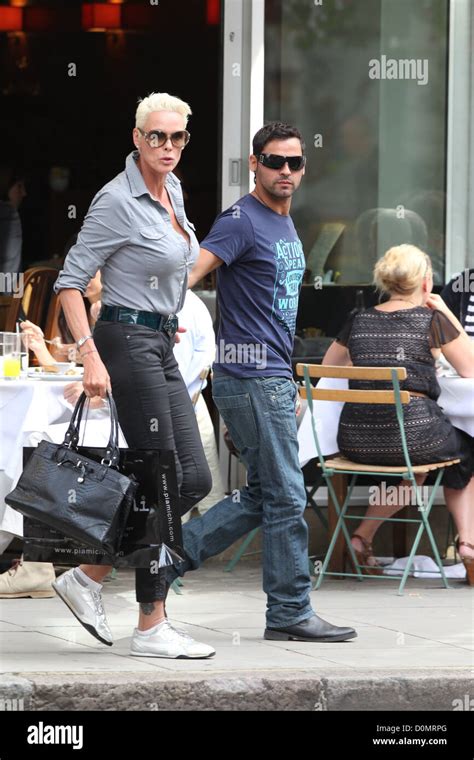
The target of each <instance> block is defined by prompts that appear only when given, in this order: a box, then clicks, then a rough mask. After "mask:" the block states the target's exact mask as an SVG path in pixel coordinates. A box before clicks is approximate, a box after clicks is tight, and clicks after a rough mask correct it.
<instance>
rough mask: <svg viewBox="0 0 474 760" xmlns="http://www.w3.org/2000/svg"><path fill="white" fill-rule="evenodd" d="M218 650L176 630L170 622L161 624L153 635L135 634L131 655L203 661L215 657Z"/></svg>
mask: <svg viewBox="0 0 474 760" xmlns="http://www.w3.org/2000/svg"><path fill="white" fill-rule="evenodd" d="M215 653H216V650H215V649H213V648H212V647H210V646H209V645H208V644H202V643H201V642H200V641H195V640H194V639H193V638H192V637H191V636H190V635H189V634H188V633H185V631H182V630H179V631H178V630H176V628H173V626H172V625H171V624H170V622H169V621H168V620H164V621H163V622H162V623H160V624H159V625H158V627H157V629H156V630H154V632H153V633H150V634H148V635H146V632H143V633H142V632H141V631H138V629H137V628H135V630H134V632H133V638H132V643H131V646H130V654H132V655H135V656H136V657H168V658H173V659H175V658H178V657H180V658H193V659H203V658H206V657H213V656H214V655H215Z"/></svg>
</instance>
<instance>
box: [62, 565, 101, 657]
mask: <svg viewBox="0 0 474 760" xmlns="http://www.w3.org/2000/svg"><path fill="white" fill-rule="evenodd" d="M51 585H52V587H53V588H54V590H55V591H56V593H57V595H58V596H59V597H60V598H61V599H62V600H63V602H64V603H65V604H67V606H68V607H69V609H70V610H71V612H72V614H73V615H74V616H75V617H76V618H77V620H79V622H80V623H82V625H83V626H84V628H85V629H86V631H88V632H89V633H91V634H92V636H95V638H96V639H99V641H101V642H102V644H107V646H109V647H111V646H112V644H113V643H114V640H113V636H112V632H111V630H110V628H109V626H108V624H107V619H106V617H105V612H104V607H103V604H102V595H101V593H100V591H95V590H94V589H92V588H91V587H90V586H83V585H82V583H80V582H79V581H78V580H77V578H76V576H75V575H74V568H72V569H71V570H68V571H67V572H66V573H63V574H62V575H60V576H59V578H57V579H56V581H55V582H54V583H52V584H51Z"/></svg>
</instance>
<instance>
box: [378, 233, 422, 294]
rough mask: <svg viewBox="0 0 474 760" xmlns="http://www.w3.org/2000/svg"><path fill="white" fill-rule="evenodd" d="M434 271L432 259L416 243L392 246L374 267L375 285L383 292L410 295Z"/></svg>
mask: <svg viewBox="0 0 474 760" xmlns="http://www.w3.org/2000/svg"><path fill="white" fill-rule="evenodd" d="M430 272H432V266H431V259H430V257H429V256H428V254H427V253H425V252H424V251H421V250H420V249H419V248H417V247H416V245H396V246H394V247H393V248H390V249H389V250H388V251H387V252H386V254H385V255H384V256H382V258H381V259H379V260H378V261H377V263H376V265H375V267H374V285H375V286H376V288H377V290H379V291H380V292H381V293H389V294H392V293H399V294H403V295H410V294H411V293H414V292H415V290H416V289H417V288H418V287H420V285H421V283H422V282H423V279H424V278H425V277H426V275H427V274H429V273H430Z"/></svg>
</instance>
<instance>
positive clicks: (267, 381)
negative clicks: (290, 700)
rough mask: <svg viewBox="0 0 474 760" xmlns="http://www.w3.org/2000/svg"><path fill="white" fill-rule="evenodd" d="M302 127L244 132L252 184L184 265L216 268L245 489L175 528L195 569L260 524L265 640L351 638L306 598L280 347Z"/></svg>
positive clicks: (290, 279)
mask: <svg viewBox="0 0 474 760" xmlns="http://www.w3.org/2000/svg"><path fill="white" fill-rule="evenodd" d="M305 163H306V159H305V156H304V142H303V138H302V135H301V133H300V132H299V131H298V129H296V128H295V127H292V126H290V125H288V124H282V123H278V122H274V123H271V124H268V125H266V126H265V127H263V128H262V129H260V130H259V131H258V132H257V134H256V135H255V137H254V140H253V154H252V155H251V156H250V169H251V171H253V172H254V174H255V189H254V190H253V192H251V193H249V194H248V195H246V196H244V197H243V198H241V199H240V200H239V201H238V202H237V203H236V204H235V205H234V206H232V207H231V208H229V209H227V210H226V211H224V212H223V213H222V214H220V216H218V218H217V219H216V221H215V223H214V225H213V227H212V229H211V231H210V232H209V234H208V236H207V237H206V239H205V240H204V241H203V242H202V244H201V250H200V254H199V258H198V261H197V263H196V265H195V267H194V269H193V270H192V272H191V275H190V282H189V285H190V287H192V286H193V285H194V284H195V283H196V282H198V281H199V280H200V279H201V278H202V277H204V276H205V275H206V274H208V273H209V272H211V271H213V270H217V294H218V300H219V307H220V326H219V334H218V340H217V356H216V361H215V363H214V378H213V397H214V401H215V403H216V405H217V407H218V409H219V412H220V414H221V416H222V418H223V420H224V422H225V424H226V426H227V428H228V429H229V432H230V435H231V437H232V440H233V442H234V444H235V445H236V447H237V448H238V449H239V453H240V457H241V460H242V461H243V462H244V464H245V466H246V468H247V485H246V486H245V488H242V489H241V490H240V492H239V498H238V499H236V498H235V494H234V495H233V496H230V497H227V498H226V499H223V500H222V501H220V502H219V503H218V504H216V505H215V506H214V507H212V508H211V509H210V510H209V511H208V512H207V513H206V514H205V515H204V516H203V517H201V518H200V519H197V520H191V521H190V522H189V523H188V524H186V525H185V526H184V548H185V554H186V557H185V560H184V562H183V563H182V564H181V565H180V566H179V567H178V568H173V569H170V570H169V571H168V580H169V581H172V580H173V579H174V578H175V577H176V576H177V575H178V574H180V575H183V574H184V572H186V570H190V569H195V568H197V567H199V565H200V564H201V563H202V562H203V561H204V560H205V559H207V558H208V557H211V556H213V555H215V554H218V553H220V552H222V551H223V550H224V549H226V548H227V547H228V546H230V545H231V544H232V543H233V542H234V541H236V540H237V539H238V538H240V537H241V536H243V535H245V534H246V533H248V532H249V531H251V530H253V529H254V528H257V527H260V526H262V528H263V531H262V532H263V589H264V591H265V592H266V594H267V614H266V623H267V625H266V629H265V634H264V637H265V638H266V639H273V640H283V641H291V640H293V641H313V642H323V641H328V642H329V641H345V640H346V639H351V638H354V637H355V636H356V635H357V634H356V632H355V631H354V630H353V629H352V628H348V627H339V626H335V625H332V624H331V623H328V622H327V621H325V620H323V619H322V618H320V617H318V616H317V615H316V614H315V612H314V611H313V609H312V607H311V603H310V598H309V594H310V591H311V582H310V577H309V572H308V531H307V526H306V522H305V520H304V517H303V514H304V510H305V506H306V490H305V487H304V481H303V475H302V472H301V468H300V465H299V459H298V440H297V428H296V414H295V411H296V400H297V388H296V385H295V383H294V381H293V379H292V366H291V353H292V348H293V339H294V332H295V325H296V314H297V309H298V296H299V291H300V286H301V282H302V279H303V274H304V270H305V258H304V254H303V248H302V245H301V241H300V240H299V238H298V235H297V232H296V230H295V227H294V225H293V221H292V219H291V217H290V215H289V212H290V206H291V199H292V196H293V193H294V192H295V191H296V190H297V189H298V187H299V186H300V184H301V180H302V178H303V175H304V170H305Z"/></svg>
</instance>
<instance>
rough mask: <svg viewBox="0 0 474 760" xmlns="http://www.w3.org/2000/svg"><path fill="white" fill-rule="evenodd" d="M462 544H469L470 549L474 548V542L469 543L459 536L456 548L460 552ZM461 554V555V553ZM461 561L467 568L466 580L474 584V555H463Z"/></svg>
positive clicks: (470, 584) (471, 584)
mask: <svg viewBox="0 0 474 760" xmlns="http://www.w3.org/2000/svg"><path fill="white" fill-rule="evenodd" d="M460 546H467V547H468V548H469V549H474V546H473V544H469V543H468V542H467V541H460V540H459V538H458V539H457V540H456V549H457V551H458V554H459V547H460ZM459 556H460V557H461V555H460V554H459ZM461 562H462V563H463V565H464V567H465V568H466V580H467V582H468V584H469V586H474V557H461Z"/></svg>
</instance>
